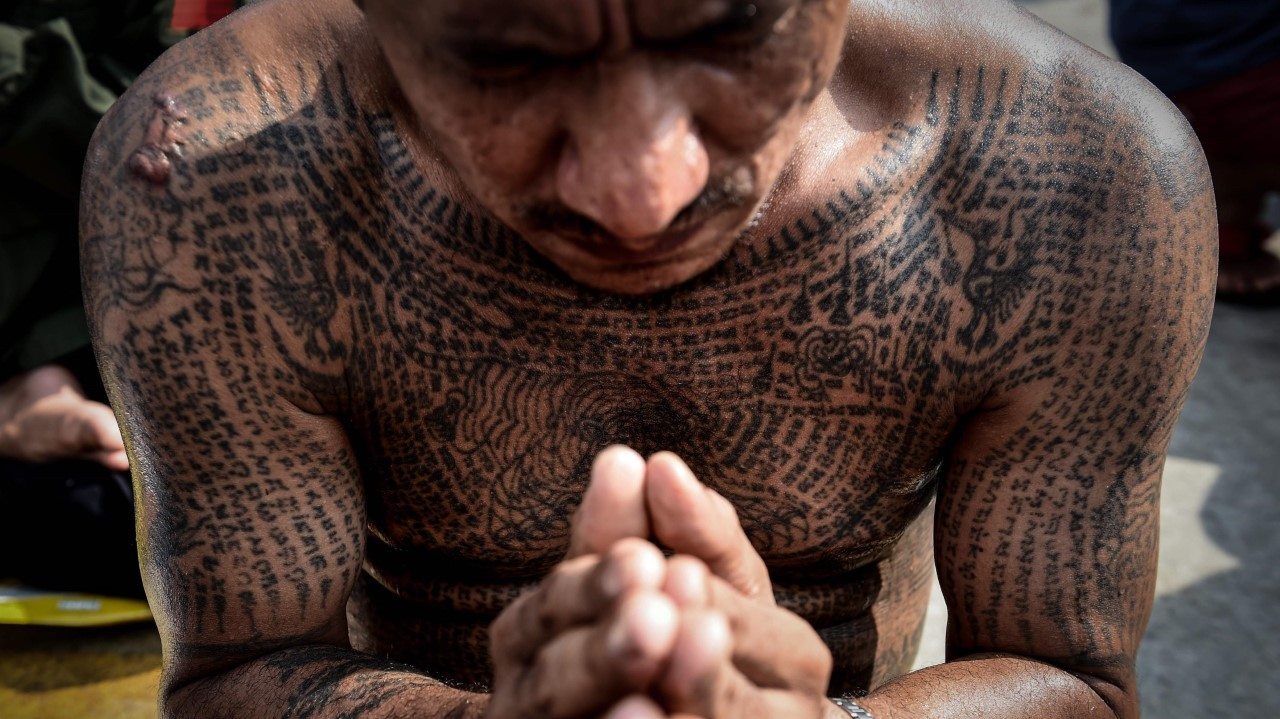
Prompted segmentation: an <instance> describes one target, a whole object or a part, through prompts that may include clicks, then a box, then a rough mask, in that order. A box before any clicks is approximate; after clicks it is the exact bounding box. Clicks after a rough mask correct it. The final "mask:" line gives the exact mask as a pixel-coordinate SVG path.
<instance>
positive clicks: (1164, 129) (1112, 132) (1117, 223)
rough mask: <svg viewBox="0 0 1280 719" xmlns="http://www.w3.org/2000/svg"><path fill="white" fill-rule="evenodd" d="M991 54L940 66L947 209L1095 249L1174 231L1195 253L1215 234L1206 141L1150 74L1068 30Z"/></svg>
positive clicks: (936, 101) (938, 112) (941, 164)
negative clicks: (978, 61)
mask: <svg viewBox="0 0 1280 719" xmlns="http://www.w3.org/2000/svg"><path fill="white" fill-rule="evenodd" d="M1032 42H1035V41H1034V39H1033V41H1032ZM987 57H988V60H989V61H990V62H991V64H989V65H988V64H984V65H979V66H977V67H965V68H961V69H958V70H956V71H955V73H954V75H953V76H947V75H946V74H944V73H938V74H937V75H936V76H935V80H934V88H933V90H932V91H931V93H930V94H931V96H932V97H931V100H930V102H931V103H932V105H933V106H932V107H931V108H929V110H928V113H927V114H928V116H929V117H930V118H931V119H932V121H933V122H935V123H936V124H937V125H938V126H939V127H940V128H941V129H942V131H941V132H939V133H938V135H939V136H940V141H939V142H940V149H939V152H940V157H939V160H938V161H937V162H935V164H934V167H935V168H938V172H939V173H941V174H944V175H945V176H946V177H945V179H946V182H944V183H940V184H939V185H938V187H939V188H945V196H944V197H942V198H940V199H941V200H942V202H940V203H939V207H940V208H941V209H942V211H943V212H944V213H951V214H952V215H953V216H955V217H965V218H968V219H970V220H973V221H974V222H975V223H979V219H980V218H982V217H987V218H1000V219H1002V220H1004V221H1005V222H1006V223H1008V224H1007V225H1005V226H1003V232H1004V233H1005V234H1006V236H1007V237H1009V238H1019V239H1020V240H1021V241H1022V242H1025V243H1028V244H1031V245H1039V244H1041V243H1048V245H1050V246H1053V247H1059V248H1063V249H1064V250H1068V249H1069V250H1070V251H1075V252H1078V253H1088V254H1092V255H1093V256H1097V257H1100V256H1102V255H1106V254H1108V253H1109V252H1117V253H1122V254H1123V253H1125V252H1130V251H1133V250H1134V249H1135V247H1134V246H1133V245H1132V244H1131V243H1130V242H1128V241H1129V240H1132V238H1134V237H1137V236H1151V235H1152V234H1153V233H1156V234H1159V233H1167V232H1171V231H1172V230H1173V229H1174V228H1177V229H1178V230H1179V232H1178V234H1179V238H1178V239H1179V240H1180V243H1181V246H1182V247H1183V248H1185V249H1187V250H1188V251H1200V250H1203V249H1204V248H1205V245H1206V244H1208V243H1211V241H1212V239H1213V237H1212V235H1213V231H1212V225H1213V222H1214V216H1213V215H1214V209H1213V193H1212V186H1211V182H1210V178H1209V171H1208V165H1207V163H1206V162H1205V160H1204V155H1203V152H1202V150H1201V148H1200V143H1199V141H1198V140H1197V139H1196V136H1195V134H1194V132H1193V131H1192V129H1191V127H1190V126H1189V124H1188V123H1187V121H1186V119H1185V118H1184V117H1183V116H1182V114H1181V112H1179V110H1178V109H1177V108H1176V107H1175V106H1174V105H1173V103H1172V102H1170V101H1169V100H1168V98H1166V97H1165V96H1164V95H1163V94H1161V93H1160V92H1159V91H1158V90H1156V89H1155V87H1153V86H1152V85H1151V84H1150V83H1149V82H1147V81H1146V80H1145V79H1144V78H1142V77H1141V76H1140V75H1138V74H1137V73H1135V72H1133V71H1132V70H1130V69H1129V68H1128V67H1126V66H1124V65H1122V64H1121V63H1119V62H1116V61H1114V60H1111V59H1109V58H1106V57H1104V56H1102V55H1100V54H1098V53H1096V52H1093V51H1092V50H1089V49H1088V48H1086V47H1084V46H1083V45H1080V44H1079V43H1076V42H1074V41H1072V40H1069V39H1068V38H1065V37H1057V38H1050V39H1046V40H1044V41H1043V42H1042V43H1038V44H1035V45H1034V47H1032V46H1029V45H1028V43H1027V42H1013V43H1009V44H1006V45H1004V46H1002V47H1001V48H1000V49H999V51H998V52H992V53H990V55H988V56H987ZM999 58H1003V60H1001V59H999ZM979 224H981V223H979ZM971 226H974V227H976V226H977V225H976V224H975V225H971ZM986 227H988V229H991V230H994V229H995V226H994V225H991V224H990V223H987V224H986ZM1040 249H1044V248H1043V247H1041V248H1040Z"/></svg>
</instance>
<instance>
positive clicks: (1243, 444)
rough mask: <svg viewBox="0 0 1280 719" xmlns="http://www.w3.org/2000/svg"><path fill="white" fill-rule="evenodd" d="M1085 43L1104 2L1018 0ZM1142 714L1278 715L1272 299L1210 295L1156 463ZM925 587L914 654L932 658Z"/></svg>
mask: <svg viewBox="0 0 1280 719" xmlns="http://www.w3.org/2000/svg"><path fill="white" fill-rule="evenodd" d="M1021 4H1022V5H1024V6H1025V7H1027V9H1029V10H1031V11H1032V12H1034V13H1036V14H1037V15H1039V16H1041V17H1042V18H1044V19H1046V20H1048V21H1050V22H1052V23H1054V24H1055V25H1057V26H1058V27H1060V28H1062V29H1063V30H1064V31H1066V32H1067V33H1068V34H1070V35H1072V36H1074V37H1076V38H1077V39H1079V40H1081V41H1083V42H1086V43H1088V44H1090V45H1092V46H1093V47H1095V48H1096V49H1098V50H1101V51H1102V52H1105V53H1107V54H1111V55H1114V48H1112V47H1111V45H1110V43H1109V42H1108V41H1107V40H1106V32H1105V22H1106V9H1107V8H1106V2H1105V0H1027V1H1026V2H1022V3H1021ZM1161 505H1162V506H1161V520H1162V522H1161V524H1162V527H1161V539H1160V565H1159V574H1158V578H1157V582H1156V603H1155V607H1154V609H1153V611H1152V615H1151V623H1150V625H1149V627H1148V630H1147V636H1146V639H1145V640H1144V642H1143V647H1142V652H1141V654H1140V656H1139V660H1138V665H1139V676H1140V681H1141V689H1142V706H1143V716H1144V717H1146V719H1176V718H1181V717H1208V716H1230V717H1238V718H1239V719H1276V718H1277V717H1280V309H1250V308H1242V307H1233V306H1229V305H1220V306H1219V307H1218V308H1217V310H1216V311H1215V312H1214V324H1213V329H1212V331H1211V333H1210V336H1209V345H1208V348H1207V349H1206V351H1205V357H1204V364H1203V366H1202V367H1201V370H1200V375H1199V377H1197V379H1196V382H1195V384H1194V385H1193V386H1192V389H1191V395H1190V397H1189V398H1188V400H1187V405H1186V409H1185V410H1184V412H1183V415H1182V419H1181V422H1180V423H1179V425H1178V428H1177V430H1176V432H1175V434H1174V438H1173V442H1172V445H1171V447H1170V451H1169V460H1168V462H1167V464H1166V466H1165V477H1164V490H1163V498H1162V503H1161ZM945 627H946V609H945V607H944V606H942V602H941V595H940V594H939V593H938V592H937V589H936V586H935V596H934V602H933V604H932V605H931V606H930V615H929V620H928V623H927V625H926V634H925V642H924V646H923V647H922V649H921V653H920V657H919V659H918V660H917V665H918V666H927V665H929V664H934V663H936V662H939V661H941V660H942V652H943V637H944V632H945Z"/></svg>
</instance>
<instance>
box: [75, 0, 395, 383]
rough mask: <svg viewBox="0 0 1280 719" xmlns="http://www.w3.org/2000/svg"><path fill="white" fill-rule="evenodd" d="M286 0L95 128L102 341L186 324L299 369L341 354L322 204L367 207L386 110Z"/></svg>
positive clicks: (88, 262) (87, 178) (89, 186)
mask: <svg viewBox="0 0 1280 719" xmlns="http://www.w3.org/2000/svg"><path fill="white" fill-rule="evenodd" d="M277 5H278V4H273V3H271V2H267V3H262V4H261V5H256V6H253V7H250V8H248V9H246V10H244V11H241V12H238V13H235V14H234V15H232V16H231V17H230V18H228V19H227V20H225V21H224V22H222V23H218V24H216V25H214V26H213V27H211V28H209V29H207V30H205V31H202V32H200V33H198V34H197V35H195V36H193V37H192V38H189V39H188V40H186V41H184V42H182V43H179V44H178V45H177V46H175V47H174V48H172V49H171V50H170V51H169V52H168V53H166V54H165V55H164V56H163V57H161V58H160V59H159V60H157V61H156V63H154V64H153V66H152V67H151V68H149V69H148V70H147V72H146V73H145V74H144V75H143V76H142V77H141V78H139V81H138V82H137V83H136V84H135V85H134V86H133V88H131V89H130V91H129V92H128V93H127V94H126V95H125V96H124V97H122V99H121V100H120V101H119V102H118V103H116V105H115V106H113V108H112V109H111V111H110V112H109V113H108V114H107V116H106V117H105V118H104V119H103V121H102V123H101V124H100V125H99V127H98V130H97V131H96V133H95V135H94V139H93V142H92V143H91V146H90V150H89V156H88V159H87V161H86V165H85V173H84V180H83V187H82V192H81V213H80V235H81V258H82V272H83V273H84V280H85V281H84V286H85V301H86V306H87V310H88V313H89V316H90V319H91V323H92V325H93V330H94V332H93V334H94V336H95V342H97V343H98V345H99V346H100V347H102V346H104V344H105V345H109V344H111V343H112V342H114V341H116V340H118V339H120V338H121V337H124V336H126V335H127V334H128V333H130V332H136V331H159V329H158V328H165V327H168V328H170V329H173V328H175V327H178V328H180V329H181V332H182V333H184V336H189V337H192V338H195V337H199V336H200V333H209V332H212V333H214V334H216V335H217V336H218V337H220V338H222V339H221V340H220V341H219V342H218V343H210V345H209V346H213V345H214V344H216V345H218V346H220V347H222V348H223V350H224V351H233V349H232V348H231V347H230V345H229V343H231V342H232V341H233V340H234V342H242V343H257V344H260V345H274V347H272V348H270V350H269V352H268V354H273V355H274V356H277V358H279V357H291V358H293V363H294V364H296V365H298V366H299V367H301V366H302V365H303V364H306V365H307V366H310V367H328V366H330V365H332V364H333V363H334V362H336V361H338V360H339V359H340V357H341V354H342V352H343V346H342V342H341V339H339V337H338V335H339V331H340V328H339V327H337V326H336V325H335V322H336V319H335V318H336V317H338V315H339V313H338V311H337V310H338V307H337V305H338V302H339V299H338V293H337V291H336V290H335V286H334V282H333V280H332V278H331V261H332V259H333V258H332V256H331V254H332V251H331V248H332V235H333V232H332V228H331V226H330V225H329V224H326V220H327V219H331V218H328V217H326V215H325V213H326V212H327V211H331V212H332V213H333V214H337V213H340V212H343V211H345V210H344V208H346V207H349V206H355V205H359V204H360V198H361V197H362V196H364V194H365V193H366V192H367V191H368V190H367V184H368V183H369V182H370V181H371V180H370V178H369V176H371V175H373V174H374V173H376V172H377V171H378V162H377V158H376V157H372V158H371V157H370V156H369V152H370V151H372V150H376V147H375V146H374V145H376V143H371V142H370V140H371V138H372V137H373V135H372V134H371V133H372V130H371V129H370V128H371V127H372V128H373V129H374V130H376V129H377V127H378V126H379V123H384V124H385V123H387V122H389V120H387V119H386V118H385V117H382V116H379V115H378V114H377V113H376V112H373V110H371V109H370V105H371V103H370V102H368V101H367V99H366V98H362V97H360V96H359V95H358V93H359V92H362V91H364V90H363V89H362V88H367V86H368V83H365V82H363V81H362V80H363V78H362V77H361V76H360V73H362V72H367V70H366V69H364V68H362V67H361V66H360V65H359V62H358V61H352V59H351V57H350V56H348V57H345V58H343V61H341V62H340V61H338V59H337V57H336V56H335V50H334V49H333V47H337V45H338V42H337V40H335V39H334V38H332V37H331V38H330V40H331V42H329V43H328V44H329V45H330V46H331V47H330V48H329V49H328V50H325V49H317V48H314V47H312V46H323V45H325V44H326V43H325V42H323V41H320V40H314V39H313V40H311V41H305V42H304V41H295V38H294V35H296V34H297V33H298V32H300V29H299V28H286V29H282V28H280V27H278V26H277V25H274V24H273V23H275V22H277V21H278V18H279V16H281V15H282V14H283V13H281V12H279V11H280V8H279V7H278V6H277ZM310 29H314V28H310ZM304 30H305V29H304ZM340 30H341V29H340V28H339V29H337V30H335V29H334V28H329V29H328V30H327V31H329V32H339V31H340ZM338 39H339V40H340V39H342V38H338ZM349 44H350V43H348V45H349ZM290 56H291V57H290ZM371 147H372V150H371V149H370V148H371ZM361 172H364V173H365V175H366V177H364V178H363V179H364V181H365V183H366V184H365V185H364V186H362V185H361V181H362V177H361ZM147 328H150V330H148V329H147Z"/></svg>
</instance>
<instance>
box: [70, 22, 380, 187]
mask: <svg viewBox="0 0 1280 719" xmlns="http://www.w3.org/2000/svg"><path fill="white" fill-rule="evenodd" d="M297 1H298V0H269V1H268V2H263V3H259V4H255V5H253V6H250V7H248V8H245V9H243V10H241V11H239V12H237V13H234V14H233V15H231V16H230V17H228V18H226V19H225V20H223V21H222V22H219V23H216V24H215V25H213V26H212V27H210V28H208V29H206V30H203V31H201V32H199V33H197V34H195V35H193V36H191V37H189V38H187V39H186V40H183V41H182V42H180V43H178V44H176V45H175V46H173V47H172V48H170V49H169V50H168V51H167V52H165V53H164V54H163V55H162V56H160V58H158V59H157V60H156V61H155V62H154V63H153V64H152V65H151V66H150V67H149V68H148V69H147V70H146V71H145V72H144V73H143V74H142V75H141V76H140V77H139V78H138V80H137V81H136V82H135V83H134V85H133V86H132V87H131V88H130V89H129V90H128V91H127V92H126V93H125V94H124V95H123V96H122V97H121V98H120V100H119V101H118V102H116V103H115V104H114V105H113V106H112V108H111V110H110V111H109V112H108V113H107V115H106V116H105V117H104V119H103V121H102V122H101V123H100V124H99V126H98V128H97V131H96V132H95V134H94V138H93V141H92V143H91V145H90V151H89V155H88V158H87V162H86V166H85V170H86V175H87V176H90V177H93V176H97V175H102V174H108V175H110V174H114V173H115V172H116V171H117V170H119V169H121V168H126V169H130V168H131V169H132V170H133V175H134V176H138V177H140V178H141V179H144V180H149V181H151V182H152V184H154V185H161V184H163V183H162V182H161V180H162V175H163V174H164V173H163V172H162V169H163V165H165V164H166V163H165V159H166V157H162V156H161V154H164V155H167V159H168V160H169V162H168V163H167V164H168V165H170V169H171V168H172V166H173V165H176V164H179V163H185V164H188V165H189V164H194V163H198V162H200V161H201V160H203V159H205V158H209V157H211V156H216V155H219V154H225V153H229V152H233V151H234V150H235V149H236V148H238V147H244V146H247V145H251V144H253V139H254V138H255V137H258V136H260V135H262V134H263V133H270V132H272V130H273V128H280V130H281V131H283V130H284V128H287V127H288V126H289V125H291V124H296V123H297V121H301V120H310V121H311V124H312V125H315V126H321V125H325V124H326V123H330V122H331V123H332V124H339V123H341V122H342V121H344V120H346V121H349V120H351V119H352V118H353V117H354V116H355V115H357V114H358V112H357V109H356V108H357V107H363V106H367V105H368V104H369V98H368V97H367V96H362V93H363V94H365V95H367V94H368V93H372V92H377V90H376V89H374V88H373V87H371V86H373V85H376V84H377V83H373V82H371V81H370V78H371V76H373V75H376V74H377V72H379V71H380V70H381V68H380V67H373V65H374V64H375V60H374V58H375V52H374V51H373V49H372V46H371V44H370V42H369V40H368V38H367V37H362V27H361V24H360V20H359V18H358V15H356V16H352V15H350V14H346V13H341V12H335V11H332V9H331V10H330V11H329V12H327V13H325V12H311V13H290V12H289V10H290V7H289V6H290V5H293V4H297ZM332 5H333V3H330V2H322V3H317V7H322V8H330V6H332ZM352 12H354V8H353V9H352ZM288 18H296V19H288ZM322 103H328V105H327V107H326V108H324V109H327V110H329V111H328V112H324V111H317V107H318V106H320V105H321V104H322ZM347 137H348V136H347V135H344V134H342V133H337V132H333V133H328V134H327V135H326V139H328V140H331V141H332V140H337V141H342V140H345V139H347ZM264 147H266V148H267V149H269V146H264ZM276 147H277V148H281V147H282V146H280V145H279V144H277V145H276ZM139 149H143V150H144V151H149V152H151V154H152V155H154V157H153V158H152V159H153V160H154V162H153V163H147V162H146V160H147V158H146V157H145V156H144V155H145V154H146V152H144V153H143V155H139V154H138V151H139ZM161 150H163V151H164V153H161V152H160V151H161ZM121 179H123V178H121ZM192 187H193V186H192V185H191V184H190V183H189V182H188V184H187V189H191V188H192ZM86 189H92V188H86ZM174 189H177V188H174Z"/></svg>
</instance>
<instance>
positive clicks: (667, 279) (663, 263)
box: [549, 246, 729, 295]
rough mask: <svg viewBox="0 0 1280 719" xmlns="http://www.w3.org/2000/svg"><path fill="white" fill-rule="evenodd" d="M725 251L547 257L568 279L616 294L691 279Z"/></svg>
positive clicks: (645, 292) (642, 292) (647, 292)
mask: <svg viewBox="0 0 1280 719" xmlns="http://www.w3.org/2000/svg"><path fill="white" fill-rule="evenodd" d="M728 251H729V247H728V246H726V247H724V248H723V250H721V251H719V252H699V253H697V254H695V255H686V256H676V257H672V258H669V259H663V260H656V261H647V262H626V261H607V262H606V261H587V262H566V261H563V258H554V257H552V258H549V259H551V261H552V262H553V263H554V264H555V265H556V266H558V267H559V268H560V269H561V270H562V271H563V272H564V273H565V274H567V275H569V277H570V279H572V280H573V281H575V282H578V283H580V284H583V285H586V286H587V287H590V288H592V289H596V290H600V291H603V292H611V293H614V294H619V295H650V294H655V293H658V292H662V291H664V290H669V289H672V288H674V287H677V286H679V285H682V284H684V283H685V282H688V281H689V280H692V279H693V278H695V277H697V276H698V275H700V274H702V273H704V272H706V271H707V270H709V269H711V268H712V267H714V266H715V265H716V264H718V263H719V262H720V260H721V259H723V258H724V256H725V255H726V254H727V253H728ZM558 259H559V260H561V261H557V260H558Z"/></svg>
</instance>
